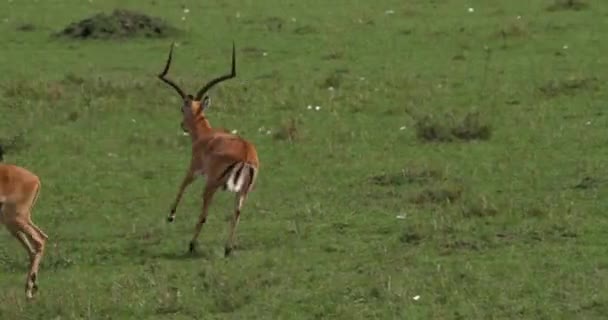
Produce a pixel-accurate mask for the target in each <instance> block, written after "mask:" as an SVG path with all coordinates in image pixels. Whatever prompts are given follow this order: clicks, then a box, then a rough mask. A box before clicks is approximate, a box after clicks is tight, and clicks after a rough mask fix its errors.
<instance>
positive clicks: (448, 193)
mask: <svg viewBox="0 0 608 320" xmlns="http://www.w3.org/2000/svg"><path fill="white" fill-rule="evenodd" d="M462 192H463V188H462V186H449V187H439V188H426V189H424V190H422V191H421V192H420V193H418V194H417V195H416V196H414V197H413V198H412V199H411V201H412V202H413V203H415V204H428V203H431V204H452V203H454V202H455V201H457V200H458V199H460V197H461V196H462Z"/></svg>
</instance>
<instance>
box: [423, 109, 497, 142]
mask: <svg viewBox="0 0 608 320" xmlns="http://www.w3.org/2000/svg"><path fill="white" fill-rule="evenodd" d="M415 128H416V136H417V137H418V139H420V140H422V141H426V142H452V141H457V140H460V141H470V140H488V139H490V137H491V135H492V127H491V126H490V125H488V124H485V123H483V121H482V120H481V118H480V116H479V114H478V113H467V114H466V115H465V117H464V118H463V119H462V120H460V121H453V120H443V119H437V118H433V117H430V116H423V117H421V118H419V119H417V121H416V124H415Z"/></svg>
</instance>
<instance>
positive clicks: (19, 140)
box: [0, 133, 30, 153]
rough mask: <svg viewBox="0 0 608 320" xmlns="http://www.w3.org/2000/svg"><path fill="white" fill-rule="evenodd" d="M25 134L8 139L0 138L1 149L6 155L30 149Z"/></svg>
mask: <svg viewBox="0 0 608 320" xmlns="http://www.w3.org/2000/svg"><path fill="white" fill-rule="evenodd" d="M29 145H30V144H29V143H28V142H27V141H26V139H25V136H24V135H23V133H19V134H17V135H15V136H12V137H8V138H0V147H1V148H2V152H4V153H17V152H19V151H20V150H24V149H26V148H27V147H29Z"/></svg>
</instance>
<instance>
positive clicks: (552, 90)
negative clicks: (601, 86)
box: [539, 76, 598, 97]
mask: <svg viewBox="0 0 608 320" xmlns="http://www.w3.org/2000/svg"><path fill="white" fill-rule="evenodd" d="M597 83H598V79H597V78H596V77H578V76H570V77H568V78H566V79H563V80H555V79H553V80H551V81H549V82H547V83H546V84H544V85H543V86H541V87H540V88H539V90H540V91H541V92H542V93H543V94H544V95H546V96H547V97H556V96H560V95H575V94H577V93H578V92H579V91H583V90H595V89H596V88H597Z"/></svg>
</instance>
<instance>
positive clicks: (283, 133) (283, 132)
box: [274, 118, 300, 142]
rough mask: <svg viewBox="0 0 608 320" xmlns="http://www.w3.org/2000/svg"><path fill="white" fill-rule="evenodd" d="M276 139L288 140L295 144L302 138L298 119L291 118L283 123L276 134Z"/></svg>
mask: <svg viewBox="0 0 608 320" xmlns="http://www.w3.org/2000/svg"><path fill="white" fill-rule="evenodd" d="M274 138H275V139H277V140H287V141H289V142H294V141H296V140H298V139H299V138H300V131H299V130H298V124H297V121H296V119H294V118H291V119H289V120H288V121H285V122H283V123H282V124H281V125H280V126H279V128H278V130H277V131H276V132H275V133H274Z"/></svg>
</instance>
